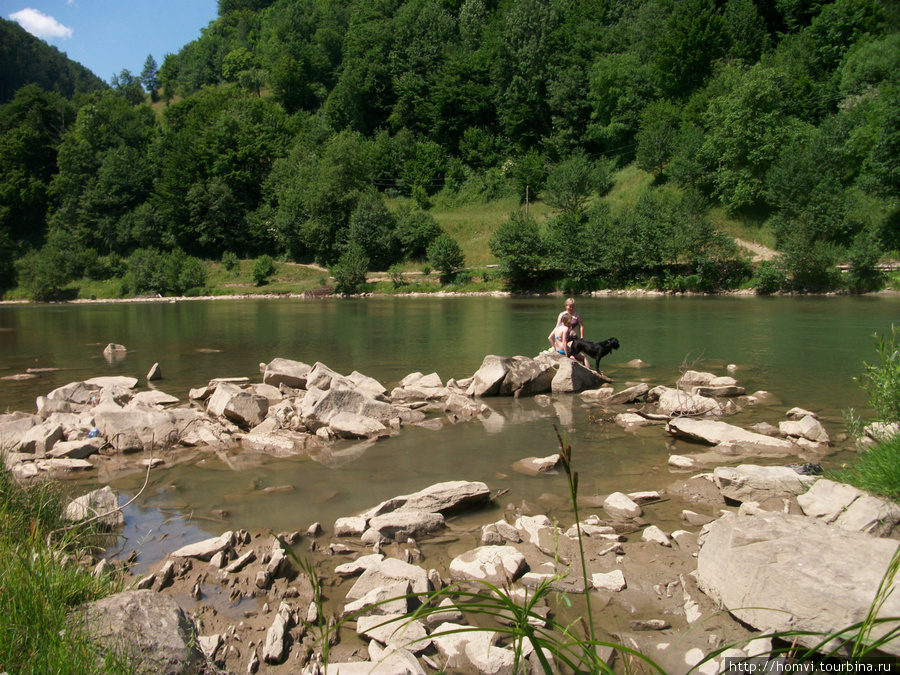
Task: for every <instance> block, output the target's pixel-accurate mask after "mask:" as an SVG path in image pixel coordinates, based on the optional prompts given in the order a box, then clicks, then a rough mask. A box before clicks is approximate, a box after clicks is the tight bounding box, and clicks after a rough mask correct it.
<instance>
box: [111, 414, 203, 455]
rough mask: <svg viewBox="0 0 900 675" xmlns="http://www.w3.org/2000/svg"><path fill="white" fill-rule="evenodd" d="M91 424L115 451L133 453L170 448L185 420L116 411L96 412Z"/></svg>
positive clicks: (173, 416) (175, 417)
mask: <svg viewBox="0 0 900 675" xmlns="http://www.w3.org/2000/svg"><path fill="white" fill-rule="evenodd" d="M184 412H185V413H187V414H188V415H189V416H191V417H193V418H196V412H193V411H184ZM94 423H95V424H96V426H97V429H98V430H99V432H100V435H101V436H103V437H104V438H106V439H107V440H108V441H109V443H110V445H112V446H113V448H115V449H116V451H118V452H134V451H142V450H148V449H152V448H154V447H157V448H159V447H167V446H170V445H174V444H175V443H177V442H178V440H179V438H180V436H181V432H182V431H183V429H184V427H185V426H186V424H187V423H188V420H187V419H186V418H183V416H178V415H176V414H175V413H173V412H170V411H154V410H121V409H119V410H106V411H101V412H97V413H96V414H95V415H94Z"/></svg>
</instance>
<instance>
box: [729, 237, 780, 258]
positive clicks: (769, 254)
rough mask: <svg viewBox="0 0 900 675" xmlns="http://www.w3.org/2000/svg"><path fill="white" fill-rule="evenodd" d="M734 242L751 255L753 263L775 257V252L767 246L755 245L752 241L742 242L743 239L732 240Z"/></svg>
mask: <svg viewBox="0 0 900 675" xmlns="http://www.w3.org/2000/svg"><path fill="white" fill-rule="evenodd" d="M734 242H735V243H736V244H737V245H738V246H740V247H741V248H745V249H747V250H748V251H750V253H751V254H752V256H753V257H752V258H751V260H752V261H753V262H760V261H762V260H771V259H772V258H774V257H775V256H776V255H777V252H776V251H773V250H772V249H770V248H769V247H768V246H763V245H762V244H757V243H755V242H752V241H744V240H743V239H738V238H737V237H735V238H734Z"/></svg>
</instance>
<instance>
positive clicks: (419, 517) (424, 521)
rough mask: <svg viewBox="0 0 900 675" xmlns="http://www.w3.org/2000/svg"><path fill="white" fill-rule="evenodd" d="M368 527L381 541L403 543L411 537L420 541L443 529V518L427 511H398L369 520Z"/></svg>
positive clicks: (438, 514)
mask: <svg viewBox="0 0 900 675" xmlns="http://www.w3.org/2000/svg"><path fill="white" fill-rule="evenodd" d="M369 527H370V528H371V529H373V530H376V531H377V532H379V533H380V535H381V537H382V538H383V539H388V540H396V541H401V542H405V541H406V540H407V539H409V538H410V537H412V538H413V539H420V538H422V537H424V536H425V535H428V534H431V533H432V532H434V531H436V530H440V529H441V528H443V527H444V516H442V515H441V514H440V513H431V512H429V511H414V510H412V509H400V510H399V511H391V512H390V513H385V514H382V515H380V516H375V517H374V518H371V519H370V520H369Z"/></svg>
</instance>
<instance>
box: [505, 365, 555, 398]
mask: <svg viewBox="0 0 900 675" xmlns="http://www.w3.org/2000/svg"><path fill="white" fill-rule="evenodd" d="M507 367H508V370H507V372H506V376H505V377H504V378H503V381H502V382H501V383H500V391H499V392H498V393H499V394H500V395H501V396H509V395H518V396H522V395H530V394H541V393H543V392H547V391H550V387H551V385H552V382H553V377H554V375H555V374H556V368H555V367H554V366H553V365H552V364H550V363H547V362H542V361H537V360H536V359H530V358H528V357H526V356H514V357H512V359H510V361H509V362H508V363H507Z"/></svg>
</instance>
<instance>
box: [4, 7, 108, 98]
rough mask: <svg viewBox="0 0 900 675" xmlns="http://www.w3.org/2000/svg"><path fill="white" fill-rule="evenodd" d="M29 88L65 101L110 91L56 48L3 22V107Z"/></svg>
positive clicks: (97, 78)
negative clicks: (21, 91) (93, 92)
mask: <svg viewBox="0 0 900 675" xmlns="http://www.w3.org/2000/svg"><path fill="white" fill-rule="evenodd" d="M26 84H37V85H39V86H40V87H41V88H42V89H45V90H46V91H56V92H59V93H60V94H62V95H63V96H65V97H66V98H72V96H74V95H75V94H76V93H89V92H92V91H101V90H103V89H106V88H107V84H106V83H105V82H104V81H103V80H101V79H100V78H99V77H97V76H96V75H94V73H92V72H91V71H90V70H88V69H87V68H85V67H84V66H82V65H81V64H80V63H76V62H75V61H71V60H69V59H67V58H66V55H65V54H61V53H60V52H59V50H57V49H56V47H51V46H50V45H48V44H47V43H46V42H43V41H42V40H39V39H38V38H36V37H34V36H32V35H30V34H29V33H27V32H25V29H24V28H22V27H21V26H20V25H19V24H17V23H15V22H13V21H7V20H6V19H2V18H0V105H2V104H4V103H9V102H10V101H11V100H12V98H13V94H15V93H16V91H18V90H19V89H21V88H22V87H24V86H25V85H26Z"/></svg>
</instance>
